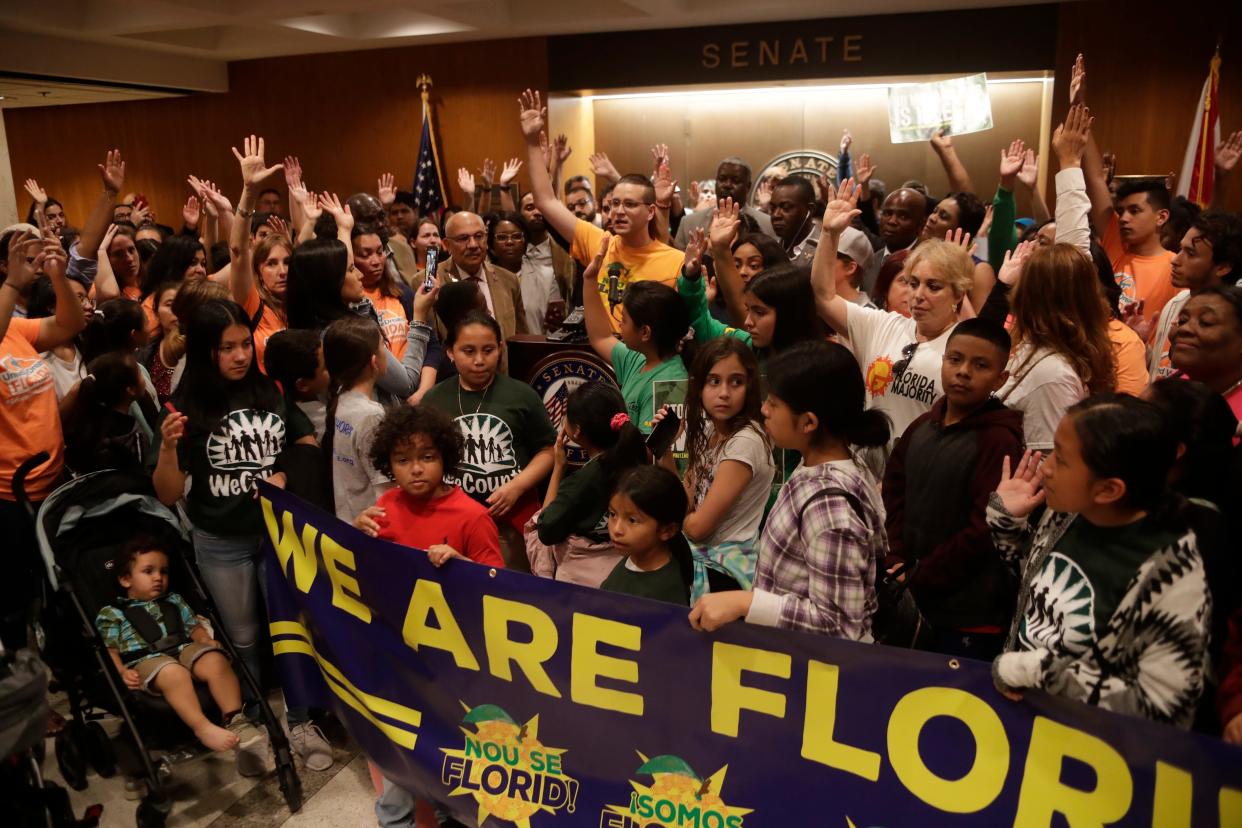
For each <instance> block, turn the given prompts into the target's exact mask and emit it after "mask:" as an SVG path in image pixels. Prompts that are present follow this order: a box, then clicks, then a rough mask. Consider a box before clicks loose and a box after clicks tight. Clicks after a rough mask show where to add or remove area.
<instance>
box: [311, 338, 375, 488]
mask: <svg viewBox="0 0 1242 828" xmlns="http://www.w3.org/2000/svg"><path fill="white" fill-rule="evenodd" d="M383 342H384V337H383V334H382V333H381V332H380V329H379V325H376V324H375V323H374V322H373V321H371V320H370V319H366V318H364V317H361V316H343V317H341V318H340V319H338V320H336V321H335V322H333V323H332V324H331V325H329V326H328V329H327V330H326V331H324V333H323V364H324V367H325V368H327V369H328V377H329V380H328V404H327V406H326V414H325V415H324V423H325V427H324V430H323V457H324V464H325V466H326V467H327V474H328V479H329V480H330V479H331V478H332V446H333V438H334V436H335V434H336V406H337V403H339V402H340V400H341V394H343V393H344V392H345V391H348V390H349V389H350V388H351V387H353V386H354V385H357V384H358V381H359V380H361V379H362V377H363V376H364V375H365V374H366V372H367V370H368V369H369V368H370V367H371V363H372V360H373V359H374V358H375V356H376V355H377V354H378V353H379V351H380V346H381V345H382V344H383ZM329 499H330V500H332V501H333V504H332V505H333V508H336V503H335V498H333V497H332V493H331V492H330V493H329Z"/></svg>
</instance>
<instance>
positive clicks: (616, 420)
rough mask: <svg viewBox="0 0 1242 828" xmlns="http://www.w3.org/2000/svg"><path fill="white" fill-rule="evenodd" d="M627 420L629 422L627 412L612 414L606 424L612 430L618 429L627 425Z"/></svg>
mask: <svg viewBox="0 0 1242 828" xmlns="http://www.w3.org/2000/svg"><path fill="white" fill-rule="evenodd" d="M629 422H630V415H629V414H625V413H621V414H613V415H612V420H611V421H610V422H609V423H608V425H609V426H610V427H611V428H612V430H613V431H620V430H621V429H622V428H624V427H625V426H627V425H629Z"/></svg>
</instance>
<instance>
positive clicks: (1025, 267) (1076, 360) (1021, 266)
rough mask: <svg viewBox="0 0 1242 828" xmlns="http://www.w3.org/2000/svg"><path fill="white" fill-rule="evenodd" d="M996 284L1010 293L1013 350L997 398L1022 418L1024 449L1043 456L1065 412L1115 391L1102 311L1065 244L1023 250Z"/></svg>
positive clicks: (1076, 253)
mask: <svg viewBox="0 0 1242 828" xmlns="http://www.w3.org/2000/svg"><path fill="white" fill-rule="evenodd" d="M1000 280H1001V281H1002V282H1005V283H1007V284H1010V285H1013V289H1012V293H1011V294H1010V297H1009V308H1010V313H1011V314H1012V317H1013V325H1012V327H1011V328H1010V334H1011V335H1012V337H1013V343H1014V348H1013V354H1012V355H1011V356H1010V359H1009V381H1008V382H1007V383H1006V384H1005V386H1004V387H1003V388H1002V389H1001V390H1000V394H999V396H1000V398H1001V400H1002V401H1004V403H1005V404H1006V405H1008V406H1009V407H1010V408H1016V409H1018V410H1019V411H1021V412H1022V414H1023V426H1022V431H1023V435H1024V437H1025V440H1026V447H1027V448H1028V449H1035V450H1038V451H1045V452H1046V451H1050V450H1051V449H1052V435H1053V434H1054V433H1055V432H1056V430H1057V423H1059V422H1060V421H1061V418H1062V417H1063V416H1065V412H1066V410H1068V409H1069V407H1070V406H1072V405H1073V404H1074V403H1076V402H1078V401H1079V400H1081V399H1083V398H1084V397H1086V396H1087V395H1089V394H1099V393H1101V392H1106V391H1112V390H1114V389H1115V388H1116V384H1117V377H1116V368H1115V366H1114V363H1113V347H1112V341H1111V340H1110V339H1109V336H1108V322H1109V313H1108V307H1107V305H1106V304H1105V302H1104V294H1103V291H1102V290H1101V289H1100V282H1099V279H1098V278H1096V272H1095V265H1094V263H1092V261H1091V260H1090V259H1089V258H1087V257H1086V256H1085V255H1084V254H1083V252H1082V251H1081V250H1079V249H1078V248H1077V247H1075V246H1073V245H1070V244H1064V243H1060V244H1053V245H1051V246H1046V247H1040V246H1038V245H1037V244H1036V243H1035V242H1033V241H1029V242H1023V243H1022V244H1021V245H1019V246H1018V249H1017V250H1015V251H1013V253H1012V254H1007V255H1006V259H1005V264H1004V265H1002V266H1001V273H1000Z"/></svg>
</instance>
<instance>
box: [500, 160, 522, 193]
mask: <svg viewBox="0 0 1242 828" xmlns="http://www.w3.org/2000/svg"><path fill="white" fill-rule="evenodd" d="M520 169H522V162H521V161H520V160H518V159H517V158H510V159H509V160H508V161H506V162H505V165H504V166H503V167H501V169H500V186H502V187H508V186H509V185H510V184H511V183H512V182H513V179H514V178H517V174H518V170H520Z"/></svg>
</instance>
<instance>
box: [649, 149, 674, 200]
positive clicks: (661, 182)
mask: <svg viewBox="0 0 1242 828" xmlns="http://www.w3.org/2000/svg"><path fill="white" fill-rule="evenodd" d="M651 183H652V184H654V185H655V197H656V204H657V205H658V206H664V207H667V206H668V205H669V203H670V202H671V201H672V200H673V193H674V192H676V190H677V180H676V179H675V178H673V171H672V170H670V169H669V168H668V159H667V158H665V159H663V160H662V161H661V162H660V166H658V167H656V174H655V178H654V179H653V180H652V182H651Z"/></svg>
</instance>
